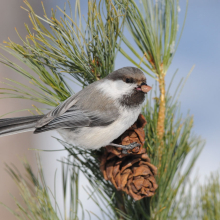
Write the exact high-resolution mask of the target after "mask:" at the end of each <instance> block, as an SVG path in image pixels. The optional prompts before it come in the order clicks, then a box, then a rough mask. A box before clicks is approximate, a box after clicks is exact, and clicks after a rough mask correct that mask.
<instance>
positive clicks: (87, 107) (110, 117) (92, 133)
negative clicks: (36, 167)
mask: <svg viewBox="0 0 220 220" xmlns="http://www.w3.org/2000/svg"><path fill="white" fill-rule="evenodd" d="M151 89H152V87H151V86H149V85H147V82H146V77H145V75H144V73H143V72H142V71H141V70H140V69H138V68H136V67H123V68H121V69H118V70H115V71H113V72H112V73H110V74H108V75H107V76H106V77H105V78H103V79H100V80H98V81H95V82H93V83H91V84H90V85H88V86H86V87H85V88H84V89H82V90H81V91H79V92H78V93H76V94H74V95H72V96H70V97H69V98H67V99H66V100H65V101H64V102H62V103H61V104H59V105H58V106H57V107H55V108H54V109H52V110H51V111H50V112H48V113H47V114H45V115H34V116H27V117H16V118H5V119H1V120H0V137H1V136H6V135H11V134H16V133H21V132H27V131H33V133H34V134H38V133H41V132H46V131H49V130H57V131H58V133H59V134H60V135H61V136H62V138H63V139H64V140H65V141H66V142H67V143H69V144H72V145H74V146H77V147H82V148H85V149H92V150H95V149H99V148H101V147H104V146H107V145H111V146H114V147H120V148H122V149H123V152H124V153H126V151H128V150H130V149H133V148H134V147H137V146H140V145H139V144H138V143H136V142H134V143H131V144H129V145H119V144H114V143H112V142H113V141H114V140H115V139H116V138H118V137H119V136H120V135H121V134H123V133H124V132H125V131H126V130H127V129H128V128H129V127H130V126H131V125H133V124H134V122H135V121H136V120H137V118H138V116H139V114H140V113H141V108H142V104H143V103H144V100H145V94H147V92H149V91H150V90H151Z"/></svg>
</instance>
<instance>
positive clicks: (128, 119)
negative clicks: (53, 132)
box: [58, 106, 141, 149]
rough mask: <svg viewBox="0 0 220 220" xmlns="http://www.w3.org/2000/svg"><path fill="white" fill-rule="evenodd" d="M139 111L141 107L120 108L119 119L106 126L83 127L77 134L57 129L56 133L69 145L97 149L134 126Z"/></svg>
mask: <svg viewBox="0 0 220 220" xmlns="http://www.w3.org/2000/svg"><path fill="white" fill-rule="evenodd" d="M140 111H141V106H139V107H137V108H133V109H130V110H127V109H125V108H122V109H121V111H120V113H121V115H120V117H119V118H118V119H117V120H116V121H115V122H113V123H112V124H110V125H108V126H103V127H84V128H80V130H79V131H77V132H74V131H69V130H67V129H59V130H58V132H59V133H60V135H61V136H62V137H63V138H64V140H66V141H67V142H68V143H69V144H72V145H75V146H79V147H83V148H86V149H98V148H100V147H103V146H106V145H108V144H109V143H111V142H112V141H113V140H114V139H116V138H118V137H119V136H120V135H121V134H122V133H123V132H124V131H125V130H127V129H128V128H129V127H130V126H131V125H132V124H134V122H135V121H136V120H137V118H138V116H139V114H140Z"/></svg>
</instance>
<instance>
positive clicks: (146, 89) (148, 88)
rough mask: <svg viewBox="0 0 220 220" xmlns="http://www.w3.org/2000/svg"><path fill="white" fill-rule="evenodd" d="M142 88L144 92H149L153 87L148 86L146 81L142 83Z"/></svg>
mask: <svg viewBox="0 0 220 220" xmlns="http://www.w3.org/2000/svg"><path fill="white" fill-rule="evenodd" d="M140 88H141V91H142V92H144V93H148V92H149V91H150V90H151V89H152V87H151V86H148V85H147V84H146V83H141V85H140Z"/></svg>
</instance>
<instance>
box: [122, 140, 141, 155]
mask: <svg viewBox="0 0 220 220" xmlns="http://www.w3.org/2000/svg"><path fill="white" fill-rule="evenodd" d="M140 146H141V145H140V144H138V143H137V142H133V143H131V144H129V145H123V150H122V153H123V154H129V152H128V151H129V150H132V149H134V148H135V147H140Z"/></svg>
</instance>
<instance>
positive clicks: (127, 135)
mask: <svg viewBox="0 0 220 220" xmlns="http://www.w3.org/2000/svg"><path fill="white" fill-rule="evenodd" d="M146 124H147V121H146V120H145V118H144V116H143V115H142V114H140V115H139V117H138V119H137V121H136V122H135V123H134V124H133V125H132V126H131V127H130V128H129V129H128V130H126V131H125V132H124V133H123V134H122V135H121V136H119V137H118V138H117V139H116V140H114V141H113V143H115V144H120V145H129V144H131V143H133V142H137V143H138V144H140V145H141V147H135V148H133V149H132V150H129V151H128V153H130V154H143V153H144V149H143V146H144V141H145V132H144V127H145V125H146ZM106 149H107V151H108V152H109V153H112V154H114V155H116V156H118V157H125V156H127V154H123V153H122V150H123V149H122V148H119V147H113V146H106Z"/></svg>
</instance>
